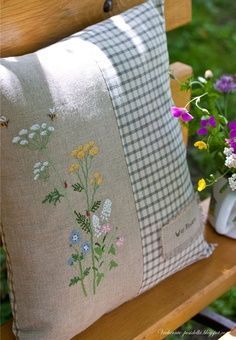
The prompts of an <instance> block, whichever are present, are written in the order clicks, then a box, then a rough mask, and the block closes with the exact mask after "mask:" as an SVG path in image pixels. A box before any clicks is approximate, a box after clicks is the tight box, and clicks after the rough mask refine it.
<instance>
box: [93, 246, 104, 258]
mask: <svg viewBox="0 0 236 340" xmlns="http://www.w3.org/2000/svg"><path fill="white" fill-rule="evenodd" d="M94 250H95V253H96V254H97V255H98V256H102V253H103V250H102V248H100V247H96V248H94Z"/></svg>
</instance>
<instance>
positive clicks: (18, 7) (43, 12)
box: [0, 0, 191, 57]
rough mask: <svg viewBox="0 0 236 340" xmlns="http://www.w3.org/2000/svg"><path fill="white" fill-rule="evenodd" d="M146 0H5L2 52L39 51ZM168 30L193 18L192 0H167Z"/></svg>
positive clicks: (2, 21) (2, 23) (2, 1)
mask: <svg viewBox="0 0 236 340" xmlns="http://www.w3.org/2000/svg"><path fill="white" fill-rule="evenodd" d="M142 2H144V0H113V9H112V11H110V12H109V13H105V12H104V11H103V6H104V0H96V1H95V0H69V1H68V0H60V1H58V0H47V1H42V0H27V1H22V0H1V7H0V8H1V11H0V13H1V14H0V15H1V31H0V32H1V46H0V50H1V56H2V57H7V56H15V55H21V54H25V53H29V52H33V51H36V50H37V49H39V48H42V47H45V46H47V45H50V44H51V43H53V42H56V41H58V40H60V39H62V38H64V37H66V36H68V35H70V34H73V33H75V32H78V31H79V30H81V29H83V28H85V27H87V26H89V25H91V24H94V23H97V22H99V21H102V20H104V19H106V18H108V17H110V16H112V15H115V14H118V13H120V12H123V11H125V10H127V9H129V8H131V7H133V6H135V5H138V4H140V3H142ZM165 16H166V23H167V30H170V29H174V28H176V27H178V26H181V25H184V24H186V23H187V22H189V21H191V0H166V1H165Z"/></svg>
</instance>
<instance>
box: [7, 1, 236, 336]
mask: <svg viewBox="0 0 236 340" xmlns="http://www.w3.org/2000/svg"><path fill="white" fill-rule="evenodd" d="M141 2H143V1H141V0H125V1H123V0H117V1H115V2H114V7H113V10H112V12H110V13H107V14H106V13H104V12H103V11H102V8H103V5H104V0H96V1H94V0H80V1H78V0H70V1H66V0H61V1H60V2H59V1H57V0H48V1H46V2H43V1H39V0H28V1H27V2H22V0H8V1H5V2H4V3H3V5H2V14H1V16H2V28H1V52H2V56H14V55H20V54H23V53H27V52H32V51H34V50H36V49H38V48H40V47H43V46H46V45H49V44H50V43H52V42H55V41H57V40H59V39H61V38H63V37H65V36H67V35H69V34H71V33H74V32H76V31H78V30H80V29H82V28H84V27H86V26H88V25H89V24H92V23H95V22H98V21H101V20H103V19H105V18H106V17H108V16H110V15H114V14H116V13H119V12H121V11H124V10H125V9H127V8H129V7H132V6H134V5H137V4H138V3H141ZM165 16H166V26H167V27H166V28H167V30H171V29H174V28H176V27H179V26H181V25H183V24H186V23H188V22H189V21H191V1H190V0H166V1H165ZM58 23H60V25H59V24H58ZM171 68H172V70H173V72H174V73H175V75H176V77H177V78H178V79H180V80H184V79H186V78H187V77H188V76H190V75H191V73H192V69H191V67H190V66H188V65H184V64H182V63H179V62H177V63H174V64H172V65H171ZM171 88H172V94H173V97H174V100H175V102H176V104H177V105H179V106H182V105H185V103H186V101H187V100H188V98H189V93H187V92H186V93H183V92H182V93H181V95H180V89H179V85H178V83H177V82H176V81H174V80H172V81H171ZM184 139H185V141H186V140H187V138H186V131H184ZM208 204H209V201H205V202H204V203H203V206H204V211H205V214H206V215H207V209H208ZM206 238H207V240H208V241H209V242H212V243H217V244H218V247H217V248H216V250H215V252H214V254H213V255H212V256H211V257H210V258H208V259H205V260H202V261H199V262H197V263H195V264H193V265H191V266H189V267H187V268H186V269H184V270H182V271H180V272H178V273H176V274H174V275H172V276H171V277H169V278H168V279H166V280H164V281H163V282H161V283H160V284H158V285H157V286H156V287H154V288H153V289H151V290H149V291H148V292H146V293H144V294H143V295H140V296H139V297H137V298H136V299H134V300H132V301H129V302H127V303H125V304H123V305H122V306H120V307H118V308H117V309H115V310H113V311H112V312H110V313H109V314H106V315H104V316H103V317H102V318H100V319H99V320H98V321H97V322H96V323H95V324H93V325H92V326H90V327H89V328H88V329H87V330H86V331H84V332H83V333H81V334H80V335H78V336H76V337H75V338H74V339H78V340H92V339H96V340H111V339H112V340H131V339H135V340H141V339H148V340H152V339H155V340H156V339H162V338H164V337H166V336H167V335H168V333H169V332H171V331H173V330H175V329H176V328H178V327H179V326H181V325H182V324H183V323H184V322H186V321H187V320H189V319H191V318H192V317H193V316H194V315H195V314H197V313H198V312H199V311H201V310H202V309H203V308H205V307H206V306H207V305H209V304H210V303H211V302H212V301H213V300H215V299H216V298H217V297H219V296H220V295H222V294H223V293H224V292H226V291H227V290H229V289H230V288H231V287H232V286H233V285H234V284H235V283H236V257H235V242H234V241H233V240H231V239H228V238H226V237H223V236H220V235H217V234H216V233H215V232H214V231H213V229H212V228H211V227H210V225H208V224H207V225H206ZM11 323H12V322H11V321H9V322H6V323H5V324H4V325H3V326H2V327H1V339H3V340H10V339H15V337H14V335H13V333H12V331H11ZM55 340H56V339H55Z"/></svg>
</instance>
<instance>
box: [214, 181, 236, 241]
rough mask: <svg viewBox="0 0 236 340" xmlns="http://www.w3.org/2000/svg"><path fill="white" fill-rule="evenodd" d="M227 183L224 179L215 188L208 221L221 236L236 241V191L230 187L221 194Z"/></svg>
mask: <svg viewBox="0 0 236 340" xmlns="http://www.w3.org/2000/svg"><path fill="white" fill-rule="evenodd" d="M225 181H226V179H224V178H222V179H221V180H219V181H218V182H217V183H216V184H214V186H213V194H212V198H211V203H210V209H209V216H208V219H209V221H210V223H211V225H212V226H213V227H214V229H215V230H216V231H217V232H218V233H219V234H222V235H225V236H228V237H231V238H234V239H236V191H232V190H231V189H230V188H229V186H228V187H227V188H226V189H225V190H223V192H221V189H222V188H223V186H224V184H225Z"/></svg>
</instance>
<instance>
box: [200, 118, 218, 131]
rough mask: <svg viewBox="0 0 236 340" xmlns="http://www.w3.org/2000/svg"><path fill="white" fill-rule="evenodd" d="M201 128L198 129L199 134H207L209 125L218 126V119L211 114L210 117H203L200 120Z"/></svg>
mask: <svg viewBox="0 0 236 340" xmlns="http://www.w3.org/2000/svg"><path fill="white" fill-rule="evenodd" d="M200 126H201V128H200V129H199V130H197V134H198V135H207V133H208V130H207V128H208V127H216V120H215V117H214V116H210V117H209V118H202V119H201V121H200Z"/></svg>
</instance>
